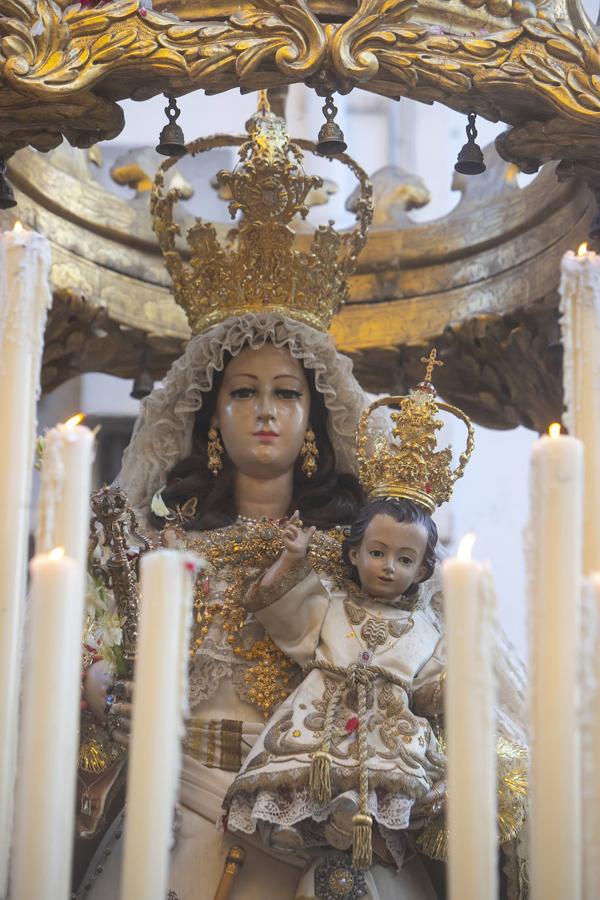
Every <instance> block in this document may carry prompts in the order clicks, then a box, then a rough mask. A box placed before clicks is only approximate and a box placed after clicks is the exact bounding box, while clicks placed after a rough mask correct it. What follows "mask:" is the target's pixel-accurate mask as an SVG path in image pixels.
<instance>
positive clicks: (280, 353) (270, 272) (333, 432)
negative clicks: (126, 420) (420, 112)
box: [77, 101, 522, 900]
mask: <svg viewBox="0 0 600 900" xmlns="http://www.w3.org/2000/svg"><path fill="white" fill-rule="evenodd" d="M247 129H248V132H249V134H248V137H247V138H245V139H242V140H240V139H237V143H238V144H240V143H241V148H240V152H239V156H240V163H239V164H238V166H237V168H236V169H235V170H234V171H233V172H232V173H223V172H222V173H220V174H219V179H220V181H221V184H223V185H225V186H226V187H227V188H228V190H229V192H230V196H231V198H232V199H231V203H230V208H231V210H232V212H233V213H235V212H236V211H238V210H239V211H241V213H242V217H241V220H240V223H239V225H238V227H237V232H236V233H235V234H234V235H233V237H231V238H230V242H229V243H228V244H224V243H222V242H221V241H220V240H219V239H218V238H217V235H216V232H215V230H214V229H213V227H212V226H211V225H209V224H206V223H203V222H202V221H200V220H198V221H197V223H196V224H195V225H194V226H192V227H191V228H190V229H189V231H188V232H187V235H186V237H187V244H188V251H189V254H188V253H186V254H182V253H181V251H182V249H183V247H182V245H180V243H179V240H178V238H177V235H178V228H177V226H175V225H174V224H173V219H172V211H173V204H174V202H175V201H176V200H177V196H176V192H173V191H171V192H169V193H165V192H164V189H163V174H164V172H161V171H159V175H158V176H157V182H156V185H155V190H154V195H153V210H152V211H153V216H154V227H155V231H156V233H157V236H158V239H159V243H160V245H161V249H162V251H163V253H164V255H165V260H166V264H167V267H168V269H169V272H170V275H171V278H172V281H173V291H174V295H175V299H176V300H177V302H178V303H180V304H181V305H182V306H183V307H184V309H185V310H186V312H187V315H188V319H189V322H190V326H191V329H192V333H193V335H194V336H193V337H192V339H191V340H190V342H189V344H188V345H187V348H186V350H185V352H184V354H183V355H182V356H181V358H179V359H178V360H177V361H176V362H175V363H174V364H173V366H172V367H171V369H170V371H169V373H168V374H167V376H166V377H165V379H164V381H163V382H162V384H161V385H160V386H159V387H158V388H156V389H155V390H154V391H153V393H152V394H151V395H150V396H149V397H148V398H146V400H145V401H144V402H143V404H142V411H141V413H140V416H139V418H138V420H137V423H136V425H135V429H134V433H133V437H132V440H131V443H130V445H129V447H128V449H127V451H126V453H125V456H124V459H123V467H122V471H121V473H120V476H119V478H118V483H119V485H120V487H121V488H123V489H124V490H125V492H126V493H127V496H128V500H129V503H130V504H131V506H132V507H133V508H134V509H135V510H136V511H137V513H138V515H139V518H140V520H141V522H142V523H143V526H144V527H145V529H146V533H147V534H149V535H150V536H151V537H152V539H153V541H154V543H155V544H157V545H158V544H161V543H162V544H163V545H166V546H174V547H186V548H190V549H193V550H194V551H196V552H197V553H199V555H200V556H202V557H203V558H204V559H205V560H207V562H208V568H207V569H206V570H205V572H204V573H203V575H202V576H201V577H200V578H199V579H198V581H197V586H196V594H195V609H196V625H195V630H194V634H193V637H192V647H191V654H190V655H191V662H190V676H189V707H190V717H189V719H188V720H187V722H186V733H185V738H184V742H183V751H184V752H183V764H182V771H181V779H180V793H179V806H178V814H177V815H175V816H174V825H173V848H172V851H171V868H170V882H169V886H170V893H169V896H170V897H171V898H178V900H212V898H213V897H215V892H216V891H217V888H218V885H219V882H220V879H221V877H222V873H223V868H224V864H225V860H226V857H227V854H228V852H229V851H230V850H231V848H232V845H233V844H242V843H243V851H244V852H245V862H244V865H243V867H242V868H241V870H240V872H239V875H238V876H237V879H236V881H235V885H234V888H233V892H232V894H231V897H232V898H233V900H265V898H273V900H293V898H301V897H303V898H304V900H307V898H312V897H315V898H316V897H345V898H347V900H349V898H353V897H356V898H358V897H361V896H365V897H370V898H372V900H392V898H394V900H435V898H436V897H437V896H438V895H437V893H436V891H435V889H434V887H433V883H432V881H431V878H430V875H429V874H428V871H427V869H426V867H425V866H424V864H423V862H422V860H421V858H420V856H419V853H418V852H417V851H416V849H415V845H414V841H411V840H407V844H406V853H405V856H404V858H405V861H404V864H403V865H402V866H401V868H400V869H398V868H397V867H396V866H395V865H390V862H389V860H386V859H381V860H377V857H375V861H374V864H373V866H372V867H371V869H370V870H369V871H368V872H366V873H365V874H364V876H362V880H361V881H360V883H359V882H358V881H356V880H355V881H354V882H353V881H352V871H351V867H350V866H349V868H348V873H347V875H348V877H345V876H344V877H342V878H341V880H340V878H338V879H337V881H336V879H335V878H333V880H332V879H331V878H329V879H328V878H325V881H323V880H322V879H321V882H319V883H317V882H318V879H310V880H309V881H307V879H306V877H303V874H304V873H305V872H306V871H308V870H309V869H310V870H311V871H313V870H314V859H315V856H318V857H319V858H320V859H321V860H322V863H321V867H322V873H324V874H325V876H326V875H327V873H328V872H329V869H331V866H332V865H334V866H338V869H335V871H336V872H338V874H339V871H340V870H339V865H342V869H343V863H340V862H339V853H337V855H336V851H335V848H334V847H331V848H328V847H319V848H316V849H315V850H314V851H312V850H310V849H308V850H307V849H306V848H301V849H298V848H297V847H295V846H291V845H290V844H289V843H288V841H287V832H286V829H285V828H283V827H281V826H277V827H273V828H272V829H271V832H270V834H269V838H268V840H266V841H264V842H260V843H259V842H258V840H256V841H255V842H254V843H253V842H252V841H250V840H248V841H247V842H242V841H241V839H240V837H239V835H236V836H235V839H234V838H233V837H232V836H230V835H228V834H227V831H226V828H223V827H220V828H219V827H218V823H219V821H220V818H221V808H222V801H223V798H224V796H225V794H226V792H227V789H228V788H229V786H230V785H231V783H232V781H233V779H234V777H235V775H236V773H237V772H238V771H239V768H240V766H241V765H242V762H243V761H244V759H245V757H246V756H247V754H248V752H249V750H250V749H251V748H252V746H253V744H254V742H255V741H256V739H257V737H258V736H259V734H260V733H261V731H262V728H263V726H264V723H265V721H266V718H267V717H268V716H269V715H270V714H271V712H272V711H273V710H274V709H275V708H276V707H277V706H278V705H279V704H280V703H281V702H282V701H283V700H284V699H285V697H286V696H287V695H288V694H289V692H290V691H291V690H292V688H293V687H294V684H295V679H296V678H297V677H298V674H299V673H298V671H297V670H296V668H295V666H294V664H293V663H292V662H291V661H289V660H288V659H286V657H285V656H284V655H283V654H282V653H281V651H279V649H278V648H277V647H276V646H275V645H274V644H273V643H272V642H271V640H270V639H269V638H268V636H267V635H266V634H265V632H264V631H263V629H262V628H261V626H260V625H259V623H258V622H257V621H256V620H255V619H254V618H253V616H252V614H251V613H248V612H246V610H245V608H244V605H243V604H242V603H241V598H243V596H244V591H245V585H246V584H247V583H248V580H249V579H250V580H251V579H254V578H256V575H257V573H258V572H259V571H260V570H261V569H262V568H264V567H265V566H266V565H268V564H270V562H271V561H272V560H273V559H274V558H275V557H276V556H277V555H278V554H279V553H280V551H281V549H282V546H283V544H282V539H281V535H282V529H283V527H284V526H285V524H286V522H287V519H288V517H290V516H291V515H292V514H293V513H294V511H295V510H298V511H299V515H300V517H301V519H302V521H303V522H304V523H305V524H306V525H311V526H316V528H317V532H316V534H315V538H314V539H313V541H312V543H311V550H310V553H311V557H312V563H313V566H314V567H315V569H316V571H317V572H318V574H319V575H320V577H321V580H322V581H323V583H324V584H325V585H326V586H327V585H328V584H332V583H334V582H335V579H336V577H337V575H338V574H339V566H340V559H341V552H340V550H341V539H342V537H343V533H344V526H346V525H347V524H348V523H350V522H351V521H352V518H353V516H354V514H355V512H356V511H357V509H358V506H359V504H360V503H361V502H362V495H361V489H360V485H359V483H358V481H357V478H356V459H355V439H356V429H357V424H358V420H359V417H360V414H361V412H362V411H363V409H364V408H365V407H366V405H367V402H368V401H367V397H366V395H365V393H364V392H363V390H362V389H361V387H360V386H359V384H358V383H357V381H356V379H355V378H354V376H353V374H352V364H351V362H350V360H348V359H347V358H346V357H344V356H342V355H340V354H339V353H337V352H336V349H335V347H334V345H333V343H332V341H331V339H330V338H329V336H328V335H327V329H328V327H329V324H330V321H331V317H332V315H333V314H334V312H335V311H336V310H337V309H338V308H339V306H340V305H341V304H342V303H343V301H344V299H345V296H346V293H347V278H348V275H349V274H350V272H351V271H352V268H353V266H354V263H355V260H356V256H357V254H358V252H359V251H360V249H361V248H362V246H363V244H364V242H365V239H366V230H367V227H368V224H369V221H370V217H371V212H372V210H371V195H370V187H369V184H368V181H367V179H366V177H365V176H364V173H363V172H362V171H361V170H360V169H359V168H358V167H357V166H356V165H355V164H354V163H353V162H352V161H350V160H346V162H347V164H349V165H350V167H351V168H352V169H353V171H354V172H355V174H356V175H357V176H358V178H359V182H360V184H361V200H360V202H359V203H358V206H357V213H356V214H357V226H356V227H355V229H354V230H352V231H350V232H346V233H338V232H336V231H335V230H334V229H333V227H332V225H329V226H327V227H321V228H319V229H318V230H317V231H316V232H315V234H314V236H313V238H312V242H311V243H310V244H309V243H308V241H307V239H306V236H303V238H302V240H304V241H306V243H304V244H301V245H300V246H299V247H298V246H297V243H298V239H297V236H295V235H294V232H293V231H292V229H291V227H290V223H291V222H292V219H293V218H294V216H296V215H298V214H301V215H305V214H306V207H305V200H306V196H307V194H308V192H309V190H310V189H311V187H312V186H313V185H314V184H315V183H317V182H318V179H315V178H312V177H310V176H307V175H306V174H305V173H304V170H303V168H302V153H301V149H300V147H299V146H298V144H295V143H292V142H290V141H289V139H288V137H287V135H286V133H285V128H284V122H283V120H281V119H279V118H277V117H276V116H275V115H274V114H273V113H272V112H271V111H270V110H269V108H268V105H267V104H266V103H265V102H264V101H263V102H262V103H261V107H260V108H259V111H258V112H257V113H256V114H255V115H254V116H253V117H252V118H251V119H250V121H249V123H248V125H247ZM225 142H227V141H225ZM229 143H230V144H231V143H234V140H233V139H229ZM208 146H215V142H214V140H212V141H211V140H207V141H198V142H196V143H195V144H191V145H188V148H187V149H188V153H191V154H195V153H196V152H198V151H200V150H203V149H205V147H208ZM173 162H174V161H173V160H169V161H167V162H166V163H165V164H164V166H163V167H162V169H163V170H165V169H166V168H168V167H169V166H170V165H172V163H173ZM184 255H185V257H186V259H185V260H184ZM421 590H422V591H423V595H422V597H421V601H420V602H421V603H422V607H423V608H424V609H426V610H427V611H428V615H429V616H430V618H431V621H432V623H434V625H435V627H436V628H437V629H438V631H439V633H440V637H442V634H443V624H442V622H441V619H440V604H439V592H438V591H437V581H436V578H435V576H434V578H432V579H430V581H429V582H427V587H426V588H425V587H423V588H422V589H421ZM502 668H503V672H504V673H505V678H504V684H505V690H504V692H503V697H502V699H503V705H502V711H501V716H500V729H501V731H503V732H504V733H505V736H506V737H509V738H511V739H517V740H518V739H519V738H521V737H522V735H521V732H520V728H519V722H520V693H519V687H520V685H519V684H518V677H517V674H518V673H516V670H515V668H514V667H512V666H509V667H508V669H507V667H506V666H504V667H502ZM507 672H508V673H509V674H508V675H507V674H506V673H507ZM116 677H117V676H116V673H115V671H114V668H113V669H111V667H110V665H108V664H107V662H106V659H103V660H102V661H97V662H94V663H93V664H92V665H90V667H89V668H88V669H87V671H86V675H85V685H84V687H85V697H86V699H87V702H88V708H89V715H90V716H92V717H93V718H94V720H95V722H96V725H97V727H98V728H99V730H100V731H102V730H103V733H104V734H105V736H106V738H107V747H106V748H105V749H106V753H107V757H108V759H109V764H108V766H107V768H106V769H105V770H104V771H102V772H101V774H100V776H99V777H98V776H97V775H94V774H93V773H90V771H89V770H88V771H87V772H85V771H84V772H80V780H81V783H82V784H83V787H84V789H83V794H84V797H85V802H84V803H82V805H81V808H80V809H81V813H80V816H79V827H80V832H81V833H82V834H86V833H88V834H90V833H91V832H92V831H96V830H97V825H98V823H99V822H101V821H102V818H103V816H104V813H105V810H106V807H107V801H106V797H107V795H108V793H109V788H111V787H112V786H114V784H115V783H116V782H117V780H118V776H117V773H120V772H122V770H123V765H122V763H123V756H124V755H126V749H124V748H126V745H127V741H128V732H129V727H128V723H129V716H130V711H131V706H130V700H131V695H132V693H134V692H135V687H134V686H133V687H132V685H131V684H129V683H127V682H126V683H121V684H120V685H119V686H118V687H119V689H120V691H121V693H120V695H119V694H118V692H116V691H115V688H114V684H113V682H114V681H115V678H116ZM111 686H112V687H111ZM107 693H110V694H111V695H112V696H113V697H116V699H117V702H113V704H112V706H111V707H110V713H109V716H108V721H107V719H106V718H105V712H106V701H107ZM110 699H111V698H110V697H109V701H110ZM158 714H160V710H159V711H158ZM119 777H120V776H119ZM274 802H285V798H284V797H283V795H282V797H281V798H279V799H278V800H277V801H274ZM291 812H292V813H293V812H294V811H291ZM421 814H425V815H426V814H427V810H421ZM126 827H127V825H126V813H125V823H124V824H123V823H122V820H121V817H120V816H117V818H116V819H115V820H114V821H113V823H112V825H111V826H110V827H109V828H108V829H107V831H106V834H105V836H104V839H103V841H102V842H101V844H100V846H99V849H98V851H97V853H96V856H95V858H94V860H93V861H92V864H91V865H90V868H89V869H88V872H87V873H86V875H85V877H84V878H83V881H82V883H81V886H80V888H79V893H78V895H77V896H78V897H81V898H83V897H86V898H89V900H114V898H115V897H117V896H119V874H120V857H121V850H120V847H121V843H122V841H121V840H120V839H119V838H120V835H121V832H122V829H123V828H126ZM474 827H476V823H474ZM332 861H333V862H332ZM140 864H142V863H141V862H140ZM328 866H329V869H328V868H327V867H328ZM331 871H334V870H333V869H332V870H331ZM348 878H350V880H348ZM510 878H511V879H512V882H511V883H512V884H513V892H512V896H513V897H515V898H516V897H518V896H519V890H518V886H517V883H518V873H517V867H516V863H515V865H513V868H512V870H511V874H510ZM313 881H314V883H313ZM336 885H337V887H336ZM336 891H337V892H336ZM219 896H225V895H219Z"/></svg>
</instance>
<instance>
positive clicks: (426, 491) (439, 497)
mask: <svg viewBox="0 0 600 900" xmlns="http://www.w3.org/2000/svg"><path fill="white" fill-rule="evenodd" d="M427 362H428V367H427V374H428V377H430V376H431V368H432V367H433V365H434V364H435V351H434V350H433V351H432V352H431V355H430V357H429V359H428V360H427ZM392 405H397V406H399V407H400V409H399V411H394V412H392V413H391V419H392V422H393V423H394V427H393V429H392V433H391V438H392V439H391V440H390V439H389V438H388V436H387V435H383V434H381V435H378V436H377V437H376V438H375V441H374V444H373V448H372V450H371V452H370V453H369V452H367V441H368V434H367V424H368V421H369V418H370V416H371V414H372V413H373V412H374V411H375V410H376V409H379V407H381V406H384V407H387V406H392ZM441 410H444V411H446V412H449V413H451V414H452V415H454V416H456V417H457V418H458V419H460V420H461V421H462V422H464V424H465V425H466V427H467V441H466V446H465V449H464V451H463V452H462V453H461V454H460V457H459V462H458V465H457V466H456V468H455V469H453V468H452V450H451V448H450V447H445V448H443V449H442V450H438V449H437V439H436V432H437V431H439V430H440V429H441V428H442V427H443V423H442V421H441V419H439V418H438V413H439V412H440V411H441ZM473 446H474V431H473V426H472V425H471V422H470V420H469V418H468V417H467V416H466V415H465V414H464V413H463V412H462V410H460V409H458V407H456V406H451V405H450V404H448V403H443V402H441V401H439V400H436V399H435V389H434V388H433V385H432V384H431V382H430V381H429V380H427V381H423V382H421V383H420V384H419V385H417V387H416V388H415V389H414V390H412V391H410V393H409V394H407V395H406V396H403V397H381V398H380V399H379V400H376V401H375V403H372V404H371V406H369V407H368V409H366V410H365V411H364V412H363V414H362V415H361V417H360V421H359V423H358V441H357V456H358V461H359V465H360V470H359V474H360V480H361V483H362V484H363V486H364V488H365V490H366V491H367V492H368V493H369V496H370V497H372V498H374V497H397V498H404V499H407V500H413V501H415V502H416V503H420V504H421V505H422V506H424V507H425V508H426V509H428V510H429V511H430V512H433V511H434V510H435V508H436V506H440V505H441V504H442V503H444V502H445V501H446V500H449V499H450V497H451V496H452V490H453V487H454V483H455V481H457V479H458V478H460V477H461V476H462V475H463V473H464V470H465V467H466V465H467V463H468V461H469V459H470V457H471V453H472V452H473Z"/></svg>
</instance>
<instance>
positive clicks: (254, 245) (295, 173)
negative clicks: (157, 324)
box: [151, 92, 373, 334]
mask: <svg viewBox="0 0 600 900" xmlns="http://www.w3.org/2000/svg"><path fill="white" fill-rule="evenodd" d="M246 130H247V132H248V135H249V136H248V137H241V136H239V137H236V136H232V135H215V136H213V137H209V138H200V139H199V140H197V141H193V142H192V143H191V144H188V145H187V146H186V153H187V154H188V155H191V156H195V155H196V154H198V153H203V152H205V151H207V150H210V149H212V148H214V147H226V146H239V147H240V149H239V160H240V161H239V163H238V165H237V166H236V168H235V169H234V171H233V172H227V171H221V172H219V173H218V176H217V179H218V182H219V184H220V185H221V186H222V187H224V188H226V189H227V190H228V192H229V193H230V196H231V200H230V202H229V211H230V213H231V215H232V217H234V216H235V215H236V213H237V212H238V211H239V212H241V214H242V216H241V219H240V222H239V224H238V226H237V227H236V228H235V229H234V230H233V231H232V232H230V234H229V237H228V238H227V240H226V241H221V240H219V238H218V236H217V232H216V229H215V227H214V226H213V225H212V224H210V223H209V222H204V221H202V220H201V219H196V223H195V224H194V225H192V227H191V228H189V229H188V231H187V235H186V240H187V245H188V250H189V252H188V253H186V252H185V250H184V248H183V245H182V242H180V241H177V236H178V235H180V229H179V226H178V225H177V224H175V222H174V221H173V206H174V204H175V203H176V202H177V201H178V200H179V199H181V194H180V192H179V191H178V190H177V188H174V189H171V190H169V191H168V192H165V189H164V176H165V173H166V172H167V171H168V170H169V169H170V168H171V166H173V165H174V164H175V163H176V162H177V159H176V158H171V159H168V160H167V161H166V162H165V163H163V165H162V166H161V167H160V169H159V170H158V172H157V175H156V178H155V182H154V188H153V191H152V205H151V210H152V216H153V227H154V231H155V233H156V236H157V238H158V243H159V245H160V248H161V250H162V252H163V255H164V257H165V262H166V266H167V269H168V271H169V274H170V276H171V280H172V284H173V286H172V290H173V294H174V296H175V300H176V301H177V303H178V304H179V305H180V306H182V307H183V309H184V310H185V312H186V313H187V317H188V321H189V324H190V328H191V330H192V333H193V334H199V333H200V332H202V331H205V330H206V329H207V328H210V327H211V326H212V325H215V324H216V323H217V322H220V321H222V320H224V319H226V318H228V317H229V316H235V315H242V314H243V313H246V312H264V311H276V312H281V313H283V314H284V315H286V316H289V317H291V318H293V319H299V320H300V321H302V322H306V323H307V324H309V325H312V326H313V327H315V328H318V329H320V330H323V331H326V330H327V329H328V327H329V324H330V322H331V319H332V317H333V315H334V313H335V312H336V311H337V310H338V309H339V308H340V306H341V305H342V304H343V303H344V302H345V300H346V297H347V294H348V277H349V275H350V273H351V272H352V271H353V270H354V267H355V264H356V257H357V255H358V253H359V252H360V251H361V249H362V248H363V246H364V244H365V242H366V237H367V229H368V226H369V224H370V222H371V218H372V215H373V206H372V187H371V183H370V182H369V180H368V178H367V175H366V173H365V172H364V171H363V170H362V169H361V168H360V167H359V166H358V165H357V164H356V163H355V162H354V161H353V160H352V159H351V158H350V157H348V156H346V155H345V154H343V155H341V156H339V157H336V159H338V160H340V161H341V162H343V163H344V164H345V165H346V166H348V167H349V168H350V169H351V170H352V172H353V173H354V174H355V176H356V178H357V179H358V181H359V184H360V199H359V202H358V204H357V207H356V212H355V216H356V221H357V224H356V226H355V227H354V228H353V229H352V230H351V231H348V232H337V231H336V230H335V229H334V227H333V223H332V222H330V223H329V224H328V225H327V226H323V225H322V226H320V227H319V228H318V229H317V230H316V231H315V233H314V235H313V237H312V241H311V242H310V244H309V247H308V249H307V250H306V251H302V250H300V249H298V248H297V247H294V246H293V245H294V243H295V242H296V240H297V238H296V235H295V233H294V231H293V230H292V228H291V227H290V222H291V221H292V219H293V217H294V216H296V215H298V214H299V215H301V216H302V217H303V218H304V217H306V215H307V213H308V207H307V205H306V199H307V196H308V193H309V191H310V190H311V189H312V188H315V187H320V186H321V185H322V183H323V182H322V179H321V178H319V177H317V176H312V175H307V174H306V173H305V171H304V169H303V167H302V159H303V154H302V150H308V151H310V152H315V149H314V144H312V143H311V142H309V141H291V140H290V138H289V137H288V135H287V133H286V129H285V121H284V120H283V119H281V118H279V117H278V116H276V115H275V114H274V113H273V112H271V110H270V108H269V105H268V102H267V101H266V96H265V95H264V93H263V92H261V102H260V104H259V109H258V111H257V112H256V113H255V114H254V115H253V116H252V117H251V118H250V120H249V122H247V124H246ZM178 245H179V246H178Z"/></svg>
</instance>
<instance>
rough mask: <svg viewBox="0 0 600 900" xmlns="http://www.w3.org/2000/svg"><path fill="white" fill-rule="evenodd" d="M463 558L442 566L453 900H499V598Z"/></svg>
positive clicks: (481, 570)
mask: <svg viewBox="0 0 600 900" xmlns="http://www.w3.org/2000/svg"><path fill="white" fill-rule="evenodd" d="M471 538H472V536H471V535H467V536H466V537H465V538H464V539H463V541H462V542H461V547H460V548H459V556H458V557H456V558H452V559H448V560H446V561H445V562H444V563H443V564H442V587H443V594H444V618H445V622H446V646H447V674H446V694H445V717H444V721H445V724H446V742H447V784H448V801H447V811H446V821H447V825H448V865H449V886H450V900H496V897H497V894H498V875H497V868H498V864H497V838H496V820H497V799H496V795H497V787H496V722H495V698H494V678H493V669H492V620H493V613H494V595H493V590H492V588H491V574H490V572H489V570H488V569H487V568H485V567H484V566H481V565H480V564H478V563H476V562H474V561H473V560H471V559H469V550H470V548H469V547H468V544H469V543H471V541H470V539H471Z"/></svg>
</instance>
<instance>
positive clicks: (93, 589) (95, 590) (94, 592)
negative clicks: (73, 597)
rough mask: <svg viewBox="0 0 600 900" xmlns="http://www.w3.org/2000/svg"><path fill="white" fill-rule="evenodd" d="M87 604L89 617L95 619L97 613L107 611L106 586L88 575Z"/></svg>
mask: <svg viewBox="0 0 600 900" xmlns="http://www.w3.org/2000/svg"><path fill="white" fill-rule="evenodd" d="M85 604H86V612H87V615H88V616H91V617H92V618H95V616H96V615H97V613H101V612H103V611H104V610H105V609H106V593H105V591H104V585H103V584H102V582H100V581H96V580H95V579H93V578H92V576H91V575H89V574H88V576H87V582H86V591H85Z"/></svg>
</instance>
